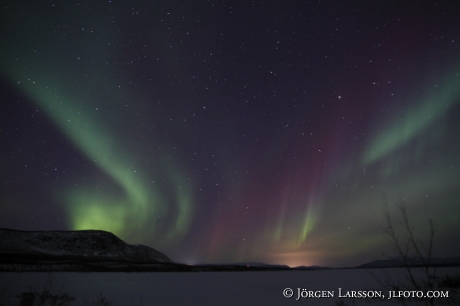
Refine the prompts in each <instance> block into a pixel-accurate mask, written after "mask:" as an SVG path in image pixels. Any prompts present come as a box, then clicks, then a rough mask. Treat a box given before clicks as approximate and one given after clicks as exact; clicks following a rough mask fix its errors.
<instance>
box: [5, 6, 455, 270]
mask: <svg viewBox="0 0 460 306" xmlns="http://www.w3.org/2000/svg"><path fill="white" fill-rule="evenodd" d="M458 16H460V10H459V7H458V5H455V3H453V1H438V2H437V3H426V4H421V3H418V2H414V3H413V2H412V1H405V2H402V3H387V2H368V1H357V2H353V3H349V2H344V1H334V0H332V1H325V2H324V1H323V2H316V1H313V2H290V3H288V4H283V5H277V4H276V3H275V2H264V3H258V2H251V1H250V2H247V3H234V4H229V3H226V2H212V1H199V2H194V1H193V2H185V1H172V2H168V3H161V2H155V1H153V2H152V1H143V0H134V1H129V2H125V1H104V2H97V3H93V2H85V1H84V2H81V3H77V2H66V3H50V2H44V3H41V2H40V3H38V2H36V1H22V2H21V3H19V2H15V1H6V3H4V5H3V8H2V11H1V20H2V27H1V28H0V31H1V33H0V34H1V37H2V38H3V41H4V43H2V44H1V46H0V55H1V59H0V61H1V65H2V70H1V73H0V90H1V92H2V101H1V104H0V137H1V144H2V145H1V147H0V178H1V183H2V185H1V186H2V187H1V188H0V202H1V206H0V227H5V228H21V229H23V230H45V229H54V230H81V229H90V228H91V229H98V230H106V231H109V232H112V233H114V234H115V235H117V236H118V237H120V238H121V239H123V240H124V241H126V242H128V243H130V244H144V245H147V246H150V247H153V248H155V249H157V250H159V251H161V252H163V253H165V254H167V255H168V256H170V257H171V258H172V259H173V260H174V261H178V262H185V263H196V262H210V263H212V262H247V261H252V262H259V261H260V262H265V263H273V264H286V265H289V266H300V265H305V266H309V265H320V266H353V265H357V264H359V263H363V262H368V261H370V260H374V259H378V258H381V256H382V255H383V254H384V253H386V252H389V250H390V247H391V245H390V244H389V242H388V239H387V237H386V236H385V233H384V230H385V229H386V228H387V224H386V220H385V213H386V211H385V205H386V204H387V205H388V207H387V209H388V212H389V213H390V215H391V216H392V217H393V218H394V220H395V221H396V220H397V218H399V216H398V208H397V207H398V205H399V204H401V203H402V204H403V205H404V206H405V207H407V209H408V215H409V218H410V219H411V221H412V222H413V225H414V226H415V228H416V231H417V235H418V237H420V238H423V239H425V238H428V237H429V235H427V233H428V225H429V224H428V221H427V220H428V219H433V220H434V222H435V224H437V225H438V232H437V235H436V237H435V244H434V256H435V257H460V245H459V244H458V243H455V242H456V241H457V240H458V237H459V235H460V222H458V220H459V219H460V206H459V205H458V203H459V200H460V188H459V187H460V171H459V169H460V160H459V158H458V156H460V146H459V139H460V138H459V135H460V125H459V124H458V122H460V108H459V103H458V102H460V75H459V74H460V51H459V50H460V46H459V43H460V28H459V27H458ZM396 223H397V222H396ZM398 230H399V229H398ZM390 255H391V254H390Z"/></svg>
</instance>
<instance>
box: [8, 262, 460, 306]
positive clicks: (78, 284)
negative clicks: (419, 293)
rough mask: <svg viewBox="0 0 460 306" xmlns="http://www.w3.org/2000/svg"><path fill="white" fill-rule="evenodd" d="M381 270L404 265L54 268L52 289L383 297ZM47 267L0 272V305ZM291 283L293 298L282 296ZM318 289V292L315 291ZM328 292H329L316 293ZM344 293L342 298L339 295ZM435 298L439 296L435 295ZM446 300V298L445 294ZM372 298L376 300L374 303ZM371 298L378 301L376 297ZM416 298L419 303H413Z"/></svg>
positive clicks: (92, 297)
mask: <svg viewBox="0 0 460 306" xmlns="http://www.w3.org/2000/svg"><path fill="white" fill-rule="evenodd" d="M385 271H386V272H387V273H389V275H391V276H392V277H393V278H394V279H397V278H398V277H399V279H403V278H404V270H403V269H386V270H380V269H362V270H353V269H343V270H338V269H335V270H315V271H265V272H196V273H175V272H173V273H159V272H154V273H75V272H55V273H52V277H54V278H55V282H54V293H57V292H58V290H59V289H62V290H63V291H64V292H66V293H68V294H70V295H72V296H75V297H76V300H75V301H74V302H73V303H71V305H84V304H85V302H93V301H96V299H97V297H98V296H99V295H100V294H102V295H103V296H104V297H106V298H107V299H108V300H109V301H112V302H113V305H119V306H122V305H144V306H145V305H300V304H302V305H335V302H336V301H339V300H340V299H341V298H339V288H342V289H341V290H342V295H345V294H346V292H347V291H351V290H353V291H359V290H382V293H383V294H384V295H385V303H384V304H389V303H390V302H391V301H394V299H393V300H387V299H386V298H387V297H388V291H386V290H384V289H383V288H381V286H380V285H379V283H378V281H377V280H376V279H375V278H374V277H373V276H372V275H371V273H373V274H374V275H375V276H376V277H377V278H378V279H380V280H384V279H385ZM445 273H449V274H454V275H456V274H460V268H439V269H437V275H443V274H445ZM47 277H48V273H41V272H25V273H0V286H1V287H0V288H1V291H0V294H1V300H0V305H19V298H17V297H16V296H17V295H18V294H19V293H21V292H26V291H30V289H29V288H30V287H31V286H32V287H33V288H35V289H36V290H37V291H39V292H40V291H41V290H42V289H43V285H44V283H45V281H46V279H47ZM286 288H291V289H292V290H293V296H292V298H290V299H288V298H285V297H284V296H283V290H285V289H286ZM298 288H300V290H302V289H306V290H308V291H330V292H332V293H333V295H334V297H324V298H312V297H311V298H301V299H299V300H296V299H297V298H298V292H299V289H298ZM317 294H320V293H317ZM321 294H324V295H326V296H328V295H329V296H330V294H331V293H328V292H326V293H321ZM342 299H343V298H342ZM370 300H374V301H377V300H379V299H377V298H375V299H369V298H366V299H358V298H355V299H352V300H351V299H350V300H348V304H347V305H352V302H355V305H365V304H368V303H367V302H369V301H370ZM439 300H440V299H439ZM444 300H445V301H447V300H451V298H449V299H444ZM373 304H375V303H373ZM376 304H381V303H380V302H378V303H376ZM417 304H418V303H417Z"/></svg>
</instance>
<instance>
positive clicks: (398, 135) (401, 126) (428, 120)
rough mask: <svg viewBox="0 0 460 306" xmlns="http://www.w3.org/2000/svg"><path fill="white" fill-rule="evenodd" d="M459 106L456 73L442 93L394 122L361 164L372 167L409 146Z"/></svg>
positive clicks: (371, 147) (439, 91)
mask: <svg viewBox="0 0 460 306" xmlns="http://www.w3.org/2000/svg"><path fill="white" fill-rule="evenodd" d="M458 102H460V77H459V76H458V74H457V73H456V74H455V75H454V76H453V77H451V79H449V80H447V81H446V82H445V84H444V86H443V87H442V88H440V90H438V91H436V92H433V93H431V94H429V95H427V96H426V98H425V99H423V101H421V102H420V103H418V104H417V105H414V106H413V107H412V109H408V110H407V116H406V117H405V118H403V119H402V120H401V119H399V118H395V119H396V120H397V121H395V123H394V124H392V125H391V126H390V127H388V128H387V129H384V130H383V131H382V132H380V133H379V134H378V135H377V136H376V137H375V138H374V140H373V141H372V142H371V144H370V145H369V147H368V148H367V149H366V150H365V154H364V156H363V158H362V164H363V165H364V166H367V165H370V164H372V163H374V162H376V161H378V160H381V159H383V158H384V157H386V156H388V155H390V154H391V153H392V152H393V151H395V150H397V149H398V148H400V147H401V146H402V145H404V144H407V143H409V142H410V141H411V140H413V139H414V138H415V137H417V136H418V135H419V134H421V133H422V132H424V131H426V130H427V129H428V128H429V127H431V126H432V125H433V124H435V123H437V122H438V121H439V120H441V118H442V117H443V116H445V115H446V114H447V113H448V112H449V110H450V109H452V108H453V107H454V106H455V104H456V103H458Z"/></svg>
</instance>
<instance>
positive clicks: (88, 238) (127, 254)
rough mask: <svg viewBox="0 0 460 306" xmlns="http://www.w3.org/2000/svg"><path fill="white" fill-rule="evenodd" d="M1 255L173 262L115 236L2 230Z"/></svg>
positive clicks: (93, 233) (84, 232)
mask: <svg viewBox="0 0 460 306" xmlns="http://www.w3.org/2000/svg"><path fill="white" fill-rule="evenodd" d="M0 254H3V255H24V256H40V257H66V258H80V259H81V258H85V259H94V260H110V261H129V262H140V263H148V262H164V263H171V262H173V261H172V260H171V259H170V258H168V257H167V256H166V255H165V254H163V253H161V252H159V251H157V250H155V249H153V248H151V247H148V246H145V245H130V244H127V243H126V242H124V241H123V240H121V239H120V238H118V237H117V236H115V235H114V234H112V233H109V232H105V231H100V230H84V231H19V230H12V229H0Z"/></svg>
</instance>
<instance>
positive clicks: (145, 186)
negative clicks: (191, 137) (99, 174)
mask: <svg viewBox="0 0 460 306" xmlns="http://www.w3.org/2000/svg"><path fill="white" fill-rule="evenodd" d="M5 64H6V63H3V65H4V66H5V67H7V65H5ZM39 70H40V69H38V71H39ZM9 71H10V74H9V75H8V76H7V77H8V79H9V80H10V81H11V82H12V83H18V86H19V89H20V90H21V91H22V92H24V93H26V94H27V95H28V96H29V97H30V98H31V100H32V101H34V102H35V103H36V105H37V106H38V107H39V108H40V109H41V110H43V111H45V112H46V114H47V115H48V116H49V118H50V120H52V121H53V122H54V123H55V124H56V125H57V128H58V129H59V130H60V131H61V132H62V133H64V134H65V135H66V137H68V139H70V140H71V141H72V142H73V143H74V144H75V145H76V147H77V148H78V149H79V150H80V151H81V152H82V153H83V154H85V155H86V156H88V157H89V158H90V160H92V161H93V162H94V163H95V164H96V165H97V166H98V167H99V168H100V169H102V170H103V171H104V173H105V174H106V175H107V176H108V177H109V178H110V179H111V180H112V181H113V182H114V183H115V184H116V185H117V186H118V187H119V188H120V189H121V190H122V194H121V195H119V196H118V195H117V196H114V195H111V196H110V195H107V194H105V193H104V194H103V192H102V193H101V192H100V191H99V192H98V191H97V188H95V186H86V187H75V186H73V187H69V188H67V190H65V191H62V190H61V191H59V192H57V199H58V200H62V201H63V202H64V203H65V206H66V209H67V212H68V216H69V219H70V220H71V229H73V230H84V229H100V230H106V231H110V232H113V233H114V234H116V235H118V236H120V237H122V238H123V239H128V238H130V240H139V239H142V238H148V237H151V236H152V235H154V236H156V235H155V233H157V232H156V230H158V229H162V230H163V231H164V230H165V229H166V230H167V233H168V234H167V235H166V236H164V235H162V237H163V238H161V239H160V240H159V241H156V242H155V243H156V245H163V243H168V242H170V243H177V242H178V241H179V239H181V238H183V236H184V234H186V233H187V230H188V228H189V225H190V221H191V219H192V209H191V206H192V200H191V194H190V187H189V186H188V185H187V182H186V180H185V177H184V175H183V174H181V173H180V172H179V171H178V170H177V169H175V167H173V166H172V164H171V163H170V164H168V165H167V166H163V169H161V171H163V172H164V173H165V175H166V176H167V177H168V179H169V182H168V183H169V184H170V185H171V186H180V188H176V189H174V190H175V192H174V197H175V198H174V199H169V198H168V196H169V195H166V194H162V193H161V192H160V191H159V190H158V188H156V187H155V186H154V184H151V183H150V184H149V183H147V181H148V180H147V178H146V175H145V174H144V173H143V172H142V169H140V167H139V165H136V162H135V161H136V157H135V156H131V155H130V154H129V153H128V152H126V150H124V149H123V147H121V146H120V145H117V144H118V143H121V142H117V141H116V140H114V137H115V136H114V134H112V133H110V132H108V131H107V129H105V128H104V126H103V125H101V124H100V122H99V120H98V119H97V118H95V116H94V115H92V114H91V112H89V111H88V108H89V106H88V105H91V102H94V101H84V103H82V101H81V97H78V96H75V95H74V94H72V93H71V92H70V91H69V92H66V91H64V90H62V88H63V87H64V85H63V84H66V83H64V82H62V81H61V82H59V81H57V80H60V78H59V77H58V76H56V77H54V78H50V79H48V80H46V79H45V77H44V76H42V75H39V74H38V73H37V74H35V75H34V74H33V73H31V71H27V76H25V74H17V73H14V72H15V71H16V69H14V68H13V67H11V68H10V69H9ZM61 84H62V85H61ZM68 84H72V83H71V82H70V83H69V82H68ZM82 105H83V106H82ZM85 107H86V109H85ZM93 109H94V108H93ZM72 185H76V184H72ZM171 202H172V203H171ZM173 206H175V208H174V207H173ZM168 213H169V214H175V215H176V222H174V223H173V224H172V225H169V224H161V223H160V222H159V221H156V220H158V217H159V216H161V215H164V214H168ZM157 223H158V224H157ZM140 233H142V234H141V235H140ZM156 237H159V235H158V236H156Z"/></svg>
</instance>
